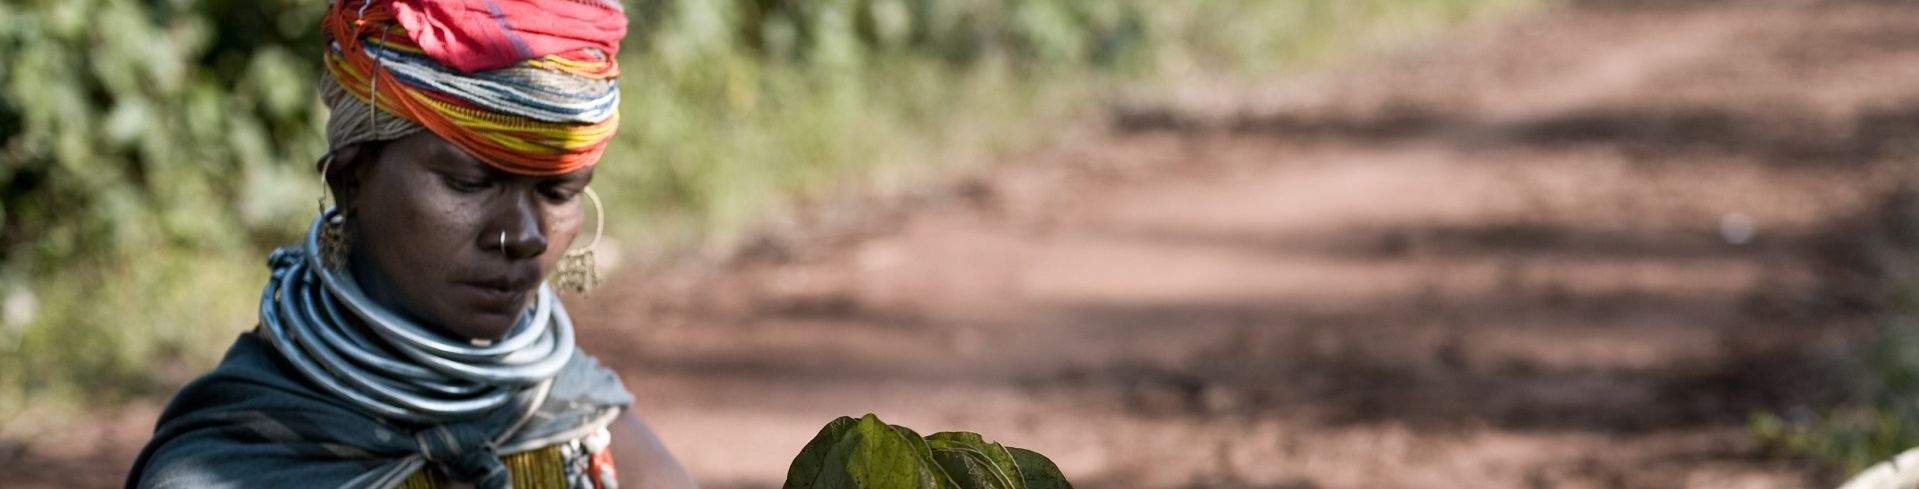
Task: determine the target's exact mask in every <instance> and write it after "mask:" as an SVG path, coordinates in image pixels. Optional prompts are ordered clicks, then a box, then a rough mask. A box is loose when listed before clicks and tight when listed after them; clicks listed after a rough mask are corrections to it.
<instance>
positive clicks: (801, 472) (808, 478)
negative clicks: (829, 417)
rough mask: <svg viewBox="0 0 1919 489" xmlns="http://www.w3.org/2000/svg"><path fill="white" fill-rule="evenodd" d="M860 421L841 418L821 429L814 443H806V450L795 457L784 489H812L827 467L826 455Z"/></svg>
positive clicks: (787, 471) (814, 437) (803, 449)
mask: <svg viewBox="0 0 1919 489" xmlns="http://www.w3.org/2000/svg"><path fill="white" fill-rule="evenodd" d="M858 424H859V420H856V419H853V418H851V417H847V416H840V419H835V420H833V422H831V423H827V424H826V427H824V428H820V432H819V434H817V435H813V441H809V442H806V448H802V449H800V454H799V456H796V457H793V464H792V465H791V466H789V467H787V469H786V484H785V485H783V486H780V487H782V488H784V489H812V487H813V481H814V480H815V479H818V478H819V477H820V471H821V470H822V468H824V467H825V466H826V455H827V453H829V452H831V451H832V450H833V447H834V446H836V445H837V444H839V442H840V440H841V439H844V438H846V435H847V434H849V433H851V432H852V431H853V427H854V426H856V425H858Z"/></svg>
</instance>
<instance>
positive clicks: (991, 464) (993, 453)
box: [926, 431, 1026, 489]
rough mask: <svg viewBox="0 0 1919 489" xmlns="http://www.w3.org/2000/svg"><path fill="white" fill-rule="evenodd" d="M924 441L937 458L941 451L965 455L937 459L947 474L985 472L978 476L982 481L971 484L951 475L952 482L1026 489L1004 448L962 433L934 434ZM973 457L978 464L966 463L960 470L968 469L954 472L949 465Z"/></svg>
mask: <svg viewBox="0 0 1919 489" xmlns="http://www.w3.org/2000/svg"><path fill="white" fill-rule="evenodd" d="M926 442H927V444H929V445H931V446H932V447H933V450H934V455H935V456H936V458H938V456H939V455H940V453H941V452H942V451H957V452H959V453H963V454H964V457H958V458H955V457H956V456H952V455H949V456H947V457H945V458H942V459H941V460H940V461H941V465H942V466H946V468H947V471H948V472H968V473H970V472H972V471H973V470H974V469H977V470H983V471H984V473H983V474H981V476H982V477H984V479H982V480H978V481H975V482H972V483H970V484H969V483H968V482H967V481H960V480H959V478H960V477H962V476H961V475H959V474H953V477H954V478H955V481H957V482H959V483H960V485H961V486H963V487H967V488H969V489H971V488H975V487H977V488H981V489H985V488H1005V489H1026V485H1025V484H1024V483H1023V482H1022V481H1021V477H1020V473H1019V466H1018V464H1016V463H1014V460H1013V455H1012V454H1011V453H1008V452H1007V451H1006V447H1004V446H1001V445H1000V444H998V443H990V442H987V441H986V439H985V438H982V437H980V435H979V434H978V433H970V432H963V431H955V432H945V433H935V434H933V436H929V437H927V438H926ZM972 458H978V459H980V462H981V463H979V464H977V466H974V465H972V463H971V462H970V461H968V462H966V465H963V466H962V467H964V468H965V469H968V470H961V469H957V468H954V467H953V466H952V465H950V463H952V462H953V461H960V460H970V459H972Z"/></svg>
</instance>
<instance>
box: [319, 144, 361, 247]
mask: <svg viewBox="0 0 1919 489" xmlns="http://www.w3.org/2000/svg"><path fill="white" fill-rule="evenodd" d="M332 169H333V152H331V151H328V152H327V154H326V156H323V157H321V159H320V201H319V204H320V215H321V216H323V217H324V218H325V219H326V225H324V226H320V239H319V241H320V264H321V265H322V266H325V267H326V268H327V270H330V271H334V272H338V271H340V270H343V269H345V268H346V259H347V251H348V250H349V249H351V248H352V246H353V236H352V233H350V232H349V231H347V227H346V221H347V217H349V214H351V212H350V211H344V210H339V209H338V206H337V204H336V205H329V203H328V202H327V201H329V200H333V199H332V198H331V197H332V196H333V192H332V188H333V187H332V186H331V185H329V184H327V173H328V172H329V171H331V170H332Z"/></svg>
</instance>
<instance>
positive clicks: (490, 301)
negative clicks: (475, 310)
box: [460, 277, 538, 313]
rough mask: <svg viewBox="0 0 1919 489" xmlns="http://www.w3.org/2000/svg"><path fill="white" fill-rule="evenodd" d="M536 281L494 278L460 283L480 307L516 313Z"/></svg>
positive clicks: (493, 310) (522, 306)
mask: <svg viewBox="0 0 1919 489" xmlns="http://www.w3.org/2000/svg"><path fill="white" fill-rule="evenodd" d="M536 284H538V282H535V281H532V280H515V279H511V278H505V277H502V278H494V279H486V280H477V281H469V282H462V283H461V284H460V285H463V286H465V289H466V290H467V291H468V293H469V294H470V295H472V296H473V297H474V299H475V302H477V303H479V304H478V305H479V306H480V309H482V310H486V311H492V312H500V313H517V312H519V311H520V309H522V308H524V307H525V306H526V297H527V293H528V292H531V291H532V290H533V287H534V285H536Z"/></svg>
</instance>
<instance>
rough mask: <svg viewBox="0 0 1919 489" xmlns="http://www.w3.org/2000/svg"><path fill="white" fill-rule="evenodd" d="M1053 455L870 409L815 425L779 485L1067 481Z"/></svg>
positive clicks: (940, 487) (1049, 485)
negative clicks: (918, 426) (901, 422)
mask: <svg viewBox="0 0 1919 489" xmlns="http://www.w3.org/2000/svg"><path fill="white" fill-rule="evenodd" d="M1072 487H1073V486H1072V485H1071V484H1068V483H1067V482H1066V478H1065V477H1064V476H1062V475H1061V474H1060V472H1059V468H1058V467H1055V466H1054V465H1053V462H1052V461H1050V460H1047V459H1046V457H1044V456H1041V455H1040V454H1037V453H1033V452H1032V451H1029V450H1021V449H1017V448H1007V447H1006V446H1004V445H1000V444H998V443H993V442H989V441H986V439H985V438H983V437H981V436H980V435H979V434H977V433H967V432H947V433H936V434H934V435H933V436H929V437H921V436H920V435H919V433H918V432H915V431H913V430H912V429H909V428H907V427H904V426H898V425H889V424H886V423H885V422H882V421H880V419H879V418H878V417H876V416H874V415H871V414H868V415H866V416H865V417H862V418H860V419H857V420H856V419H853V418H847V417H842V418H839V419H836V420H833V422H831V423H828V424H827V425H826V427H825V428H821V429H820V432H819V434H818V435H815V436H814V437H813V440H812V441H810V442H807V444H806V447H805V448H803V449H801V450H800V454H799V455H798V456H796V457H794V458H793V464H792V466H791V468H789V469H788V470H787V474H786V485H785V486H783V488H784V489H1071V488H1072Z"/></svg>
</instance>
